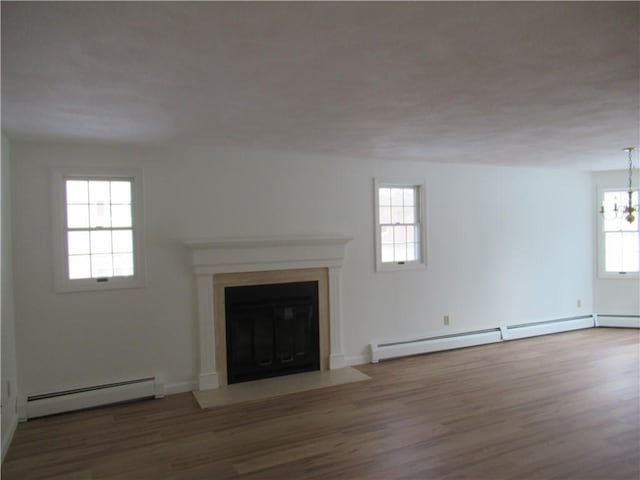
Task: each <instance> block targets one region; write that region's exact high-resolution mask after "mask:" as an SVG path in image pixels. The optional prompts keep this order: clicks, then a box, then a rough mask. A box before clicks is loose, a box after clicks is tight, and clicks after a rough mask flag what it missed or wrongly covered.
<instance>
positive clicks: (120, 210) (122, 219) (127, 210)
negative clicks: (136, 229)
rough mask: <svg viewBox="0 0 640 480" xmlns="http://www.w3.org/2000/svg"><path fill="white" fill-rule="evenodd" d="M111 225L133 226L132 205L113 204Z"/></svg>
mask: <svg viewBox="0 0 640 480" xmlns="http://www.w3.org/2000/svg"><path fill="white" fill-rule="evenodd" d="M111 226H113V227H130V226H131V206H130V205H112V206H111Z"/></svg>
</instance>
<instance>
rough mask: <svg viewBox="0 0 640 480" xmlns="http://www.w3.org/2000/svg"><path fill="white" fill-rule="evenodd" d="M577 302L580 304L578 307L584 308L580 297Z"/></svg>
mask: <svg viewBox="0 0 640 480" xmlns="http://www.w3.org/2000/svg"><path fill="white" fill-rule="evenodd" d="M576 303H577V305H578V308H582V300H580V299H578V301H577V302H576Z"/></svg>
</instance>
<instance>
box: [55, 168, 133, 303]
mask: <svg viewBox="0 0 640 480" xmlns="http://www.w3.org/2000/svg"><path fill="white" fill-rule="evenodd" d="M53 177H54V185H53V187H54V188H53V191H54V197H55V198H54V201H53V204H54V238H55V262H54V264H55V284H56V289H57V290H59V291H76V290H98V289H103V288H122V287H133V286H141V285H142V276H143V275H142V274H143V272H142V266H143V262H142V261H141V259H142V239H141V236H142V229H141V228H140V224H141V222H140V212H141V206H140V202H141V195H140V192H141V185H140V183H141V175H140V173H139V172H137V171H127V172H105V173H95V172H94V173H87V172H85V173H82V172H81V171H77V172H76V171H73V170H65V171H56V172H55V173H54V175H53Z"/></svg>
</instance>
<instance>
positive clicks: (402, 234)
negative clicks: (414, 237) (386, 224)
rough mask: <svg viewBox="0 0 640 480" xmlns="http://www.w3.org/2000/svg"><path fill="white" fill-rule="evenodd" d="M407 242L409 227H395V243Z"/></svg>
mask: <svg viewBox="0 0 640 480" xmlns="http://www.w3.org/2000/svg"><path fill="white" fill-rule="evenodd" d="M406 241H407V227H405V226H401V227H393V243H405V242H406Z"/></svg>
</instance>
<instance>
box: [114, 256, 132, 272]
mask: <svg viewBox="0 0 640 480" xmlns="http://www.w3.org/2000/svg"><path fill="white" fill-rule="evenodd" d="M113 275H114V276H116V277H129V276H131V275H133V254H132V253H118V254H115V255H114V256H113Z"/></svg>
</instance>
